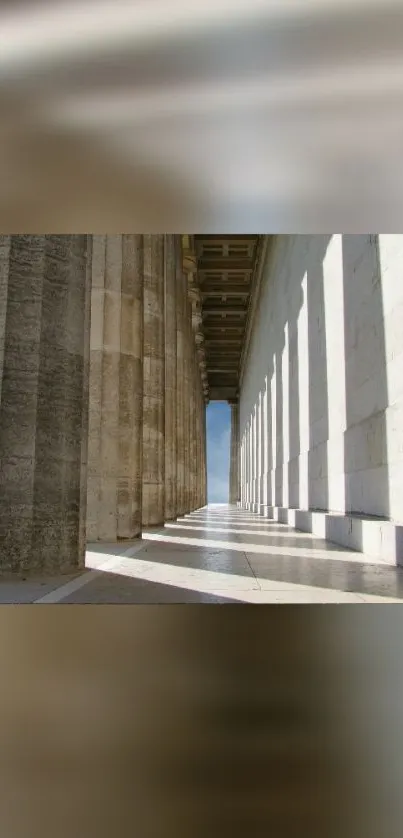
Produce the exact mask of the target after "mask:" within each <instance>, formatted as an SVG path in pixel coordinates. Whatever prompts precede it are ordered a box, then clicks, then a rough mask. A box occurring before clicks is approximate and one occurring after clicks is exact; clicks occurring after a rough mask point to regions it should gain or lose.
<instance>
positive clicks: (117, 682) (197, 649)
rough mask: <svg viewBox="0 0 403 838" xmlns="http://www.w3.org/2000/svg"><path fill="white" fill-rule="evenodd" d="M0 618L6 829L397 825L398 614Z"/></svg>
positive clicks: (125, 831) (23, 614) (378, 832)
mask: <svg viewBox="0 0 403 838" xmlns="http://www.w3.org/2000/svg"><path fill="white" fill-rule="evenodd" d="M0 622H1V625H0V628H1V631H0V638H1V640H0V650H1V652H0V654H1V671H2V691H1V699H0V701H1V707H0V709H1V718H2V725H1V734H0V737H1V741H0V804H1V805H0V829H1V834H2V835H12V836H13V838H25V836H29V837H30V838H37V836H38V838H39V836H41V838H47V836H48V835H49V836H51V835H52V836H54V835H57V836H58V838H64V836H66V838H67V836H71V835H72V834H76V835H85V836H98V837H100V838H102V837H103V836H109V835H111V834H113V835H133V834H136V835H139V836H153V838H154V836H155V838H160V836H161V838H162V836H164V838H165V836H167V838H170V836H177V835H179V836H182V835H184V836H188V835H189V836H199V835H200V836H205V835H220V836H222V835H228V836H229V835H231V836H234V835H245V834H248V835H256V836H262V838H263V836H267V835H272V834H273V835H284V836H309V837H310V838H312V836H318V838H321V837H322V836H324V835H326V836H333V835H334V836H337V838H339V836H340V838H342V836H343V838H350V836H351V838H361V836H362V838H364V836H365V838H368V837H369V838H372V836H373V838H380V836H384V835H388V836H393V838H394V836H396V838H397V836H398V835H401V818H402V811H401V810H402V804H401V792H400V789H401V781H402V753H403V751H402V747H401V745H402V743H401V738H402V729H403V726H402V724H401V701H400V695H401V682H402V671H403V666H402V653H401V643H400V635H401V630H402V625H401V623H402V612H400V611H398V610H397V609H396V608H395V609H393V608H389V609H387V608H386V607H385V606H382V607H381V606H379V607H378V608H377V609H369V608H367V609H365V608H361V609H349V608H348V606H339V607H338V608H334V609H331V608H330V607H328V608H323V607H320V606H317V607H311V608H310V609H306V608H299V607H298V606H297V607H295V606H294V607H288V606H283V607H282V608H278V609H272V610H270V611H269V610H263V609H260V610H259V609H256V608H253V607H248V606H245V607H244V608H242V609H220V608H218V609H206V608H203V607H201V608H200V607H197V606H195V605H192V606H180V607H171V606H165V607H159V608H156V607H154V608H153V607H143V606H137V607H136V608H128V607H127V608H124V607H116V608H115V607H107V606H106V607H105V606H98V607H95V608H80V606H71V607H70V608H68V609H59V608H58V606H49V607H48V608H44V609H39V610H38V609H35V608H34V607H29V606H27V607H21V608H11V607H10V608H7V607H5V606H4V607H3V608H2V610H1V613H0Z"/></svg>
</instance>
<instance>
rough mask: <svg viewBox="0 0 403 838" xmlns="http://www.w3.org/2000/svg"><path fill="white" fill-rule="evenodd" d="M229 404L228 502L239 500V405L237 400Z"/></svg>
mask: <svg viewBox="0 0 403 838" xmlns="http://www.w3.org/2000/svg"><path fill="white" fill-rule="evenodd" d="M230 404H231V449H230V480H229V502H230V503H237V502H238V500H239V497H238V494H239V406H238V403H237V402H230Z"/></svg>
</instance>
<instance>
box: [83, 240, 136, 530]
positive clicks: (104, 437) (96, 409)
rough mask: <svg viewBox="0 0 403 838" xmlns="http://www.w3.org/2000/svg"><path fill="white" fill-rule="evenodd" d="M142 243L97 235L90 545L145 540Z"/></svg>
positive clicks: (91, 380)
mask: <svg viewBox="0 0 403 838" xmlns="http://www.w3.org/2000/svg"><path fill="white" fill-rule="evenodd" d="M142 245H143V242H142V236H134V235H114V236H93V245H92V292H91V314H92V324H91V363H90V411H89V465H88V508H87V539H88V540H89V541H97V540H99V541H114V540H115V539H117V538H134V537H135V536H137V535H139V534H140V533H141V448H142V444H141V443H142V433H141V428H142V386H143V382H142V374H143V373H142V329H143V265H142V256H143V251H142Z"/></svg>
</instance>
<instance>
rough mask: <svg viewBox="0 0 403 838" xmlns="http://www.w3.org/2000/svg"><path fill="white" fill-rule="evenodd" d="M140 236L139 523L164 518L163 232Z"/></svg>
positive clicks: (160, 522) (157, 520)
mask: <svg viewBox="0 0 403 838" xmlns="http://www.w3.org/2000/svg"><path fill="white" fill-rule="evenodd" d="M143 238H144V335H143V509H142V521H143V526H150V525H156V524H163V523H164V520H165V335H164V332H165V328H164V326H165V314H164V302H165V299H164V298H165V293H164V236H163V235H146V236H144V237H143Z"/></svg>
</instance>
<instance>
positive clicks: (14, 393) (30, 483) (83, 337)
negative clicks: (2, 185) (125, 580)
mask: <svg viewBox="0 0 403 838" xmlns="http://www.w3.org/2000/svg"><path fill="white" fill-rule="evenodd" d="M86 245H87V237H86V236H85V235H74V236H70V235H68V236H63V235H57V236H33V235H16V236H0V544H1V551H0V555H1V558H0V567H1V570H3V571H14V572H21V571H28V570H32V571H40V572H46V573H53V572H55V573H60V572H63V571H66V570H71V569H73V568H77V567H81V566H83V564H84V538H83V535H84V524H83V516H84V515H85V491H83V489H84V487H85V482H86V480H85V469H86V438H85V437H86V433H87V422H86V417H87V413H86V411H87V398H88V347H89V298H90V295H89V280H90V276H89V273H88V272H87V269H86Z"/></svg>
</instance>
